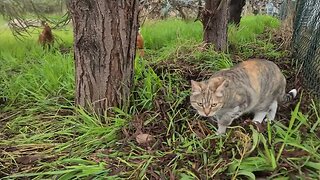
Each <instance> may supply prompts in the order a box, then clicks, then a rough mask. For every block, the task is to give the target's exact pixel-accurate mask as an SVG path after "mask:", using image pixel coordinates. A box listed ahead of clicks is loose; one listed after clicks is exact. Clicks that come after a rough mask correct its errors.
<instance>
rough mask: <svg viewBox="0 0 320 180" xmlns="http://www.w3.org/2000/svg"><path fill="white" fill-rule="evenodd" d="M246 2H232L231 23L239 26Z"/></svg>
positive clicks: (239, 0)
mask: <svg viewBox="0 0 320 180" xmlns="http://www.w3.org/2000/svg"><path fill="white" fill-rule="evenodd" d="M245 4H246V0H231V1H230V5H229V19H228V22H229V23H234V24H236V25H239V23H240V20H241V12H242V9H243V6H244V5H245Z"/></svg>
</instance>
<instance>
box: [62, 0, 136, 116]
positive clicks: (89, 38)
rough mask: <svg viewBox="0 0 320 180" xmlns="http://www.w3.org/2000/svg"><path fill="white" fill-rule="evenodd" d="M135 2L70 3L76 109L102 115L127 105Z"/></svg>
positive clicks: (95, 0)
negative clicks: (79, 107) (111, 109)
mask: <svg viewBox="0 0 320 180" xmlns="http://www.w3.org/2000/svg"><path fill="white" fill-rule="evenodd" d="M138 6H139V2H138V0H121V1H120V0H108V1H105V0H70V1H69V3H68V7H69V10H70V12H71V15H72V21H73V30H74V58H75V68H76V98H75V102H76V105H80V106H82V107H84V108H85V109H87V110H90V111H91V110H94V111H95V112H96V113H98V114H99V115H103V114H104V113H105V112H106V110H108V109H109V108H110V107H124V106H126V105H127V103H128V98H129V95H130V88H131V85H132V81H133V64H134V63H133V62H134V56H135V48H136V47H135V43H136V36H137V23H138Z"/></svg>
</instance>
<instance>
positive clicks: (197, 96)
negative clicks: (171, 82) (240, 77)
mask: <svg viewBox="0 0 320 180" xmlns="http://www.w3.org/2000/svg"><path fill="white" fill-rule="evenodd" d="M227 86H228V82H227V80H225V79H224V78H222V77H214V78H211V79H209V80H207V81H201V82H197V81H193V80H191V88H192V92H191V96H190V102H191V105H192V107H193V108H195V109H196V110H197V111H198V113H199V114H200V115H201V116H205V117H210V116H213V115H215V114H216V112H217V111H219V110H220V109H221V107H222V106H223V103H224V91H225V88H226V87H227Z"/></svg>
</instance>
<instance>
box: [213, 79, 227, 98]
mask: <svg viewBox="0 0 320 180" xmlns="http://www.w3.org/2000/svg"><path fill="white" fill-rule="evenodd" d="M227 86H228V82H227V80H223V81H222V83H221V84H220V85H219V86H218V87H217V89H216V92H215V94H216V96H217V97H222V95H223V94H222V92H223V91H224V89H225V88H226V87H227Z"/></svg>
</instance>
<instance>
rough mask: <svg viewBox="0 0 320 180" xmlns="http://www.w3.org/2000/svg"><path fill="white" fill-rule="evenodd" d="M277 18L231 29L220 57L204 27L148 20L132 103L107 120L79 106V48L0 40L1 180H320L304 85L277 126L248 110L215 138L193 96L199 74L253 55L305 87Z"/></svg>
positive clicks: (315, 115)
mask: <svg viewBox="0 0 320 180" xmlns="http://www.w3.org/2000/svg"><path fill="white" fill-rule="evenodd" d="M257 20H259V23H256V22H257ZM261 23H262V24H261ZM277 24H279V22H278V21H277V20H275V19H274V18H271V17H266V16H257V17H245V18H244V19H243V20H242V22H241V25H240V27H239V28H236V27H234V26H232V27H230V29H229V41H230V42H229V43H230V48H229V52H228V53H216V52H214V51H213V50H212V49H210V48H209V49H204V48H203V45H202V44H201V36H202V35H201V25H200V24H199V23H196V24H192V23H183V22H181V21H177V20H169V21H161V22H150V24H148V23H147V24H146V25H145V26H144V27H143V29H142V32H143V35H144V37H145V41H146V48H147V49H146V57H145V58H144V59H140V58H137V59H136V60H135V78H134V88H133V92H132V95H131V98H130V100H131V108H130V109H129V112H123V111H122V110H121V109H117V108H115V109H114V112H115V116H114V117H105V118H103V119H101V117H98V116H95V115H92V114H89V113H87V112H86V111H84V110H83V109H81V108H77V107H74V102H73V96H74V77H73V76H74V69H73V62H72V59H73V58H72V55H71V53H61V52H59V51H49V52H43V51H42V50H41V48H39V47H35V46H34V41H33V40H32V39H31V40H29V41H26V42H23V43H22V42H15V41H10V43H9V44H11V45H10V47H8V46H9V45H8V46H7V48H2V47H5V46H4V45H3V44H1V51H0V63H1V64H0V65H1V70H0V73H1V74H0V75H1V76H0V80H1V82H3V83H2V84H1V86H0V87H1V90H2V92H1V94H0V95H1V97H2V98H3V99H5V100H4V101H3V102H2V103H1V105H0V107H1V110H0V113H1V114H0V139H1V140H0V151H1V153H0V176H2V177H6V178H18V177H24V178H26V177H27V178H35V179H45V178H57V179H58V178H59V179H74V178H80V179H82V178H85V179H101V178H110V179H121V178H129V179H239V178H243V179H245V178H246V179H248V178H249V179H254V178H257V177H268V178H270V179H272V178H290V179H295V178H305V177H308V178H310V179H312V178H317V177H318V175H319V170H320V168H319V166H320V164H319V161H320V156H319V153H318V152H319V146H320V143H319V137H320V133H319V123H320V117H319V109H320V108H319V104H318V103H317V102H316V101H312V100H311V99H310V98H309V96H308V93H307V92H306V91H304V92H303V93H300V98H298V99H297V100H295V101H294V102H292V103H291V104H288V105H287V106H284V107H281V108H280V110H279V113H278V115H277V121H276V122H275V123H273V124H264V125H263V128H258V127H256V126H254V125H252V124H250V123H247V121H245V120H246V119H247V118H250V115H248V116H245V117H242V118H240V119H239V120H237V121H236V122H235V123H233V126H232V127H231V128H229V129H228V133H227V134H226V136H216V135H215V130H216V127H215V126H216V125H214V124H210V123H208V122H207V121H206V119H205V118H202V117H199V116H198V115H197V114H196V112H195V111H194V110H193V109H192V108H191V107H190V104H189V101H188V97H189V93H190V83H189V82H190V80H191V79H194V80H202V79H206V78H208V77H210V75H211V74H212V73H213V72H214V71H217V70H220V69H223V68H228V67H231V66H232V65H233V64H236V63H238V62H239V61H242V60H245V59H247V58H254V57H258V58H266V59H269V60H272V61H274V62H276V63H277V64H278V65H279V66H280V67H281V69H282V70H283V72H284V74H285V75H286V77H287V79H288V88H293V87H296V88H299V89H300V90H302V89H303V87H302V84H301V83H300V80H299V78H298V77H297V75H296V71H293V70H295V66H294V63H293V62H292V61H291V57H290V53H288V52H286V51H282V50H281V51H280V50H279V49H277V45H276V44H274V43H273V41H272V33H271V31H268V29H274V28H277V27H278V25H277ZM256 26H259V27H256ZM261 27H263V28H261ZM144 28H145V29H144ZM153 28H154V29H153ZM154 32H158V36H153V33H154ZM56 33H57V35H59V32H56ZM194 34H196V35H194ZM70 35H71V34H70ZM176 39H179V40H178V41H177V40H176ZM15 47H19V48H15ZM14 48H15V49H14ZM297 86H298V87H297ZM300 92H302V91H300Z"/></svg>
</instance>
